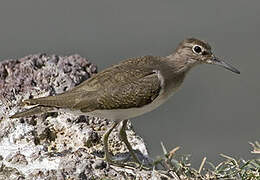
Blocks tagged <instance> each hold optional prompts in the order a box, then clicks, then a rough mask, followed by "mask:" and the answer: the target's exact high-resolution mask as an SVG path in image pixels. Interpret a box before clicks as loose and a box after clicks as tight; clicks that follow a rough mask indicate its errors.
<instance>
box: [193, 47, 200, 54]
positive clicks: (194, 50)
mask: <svg viewBox="0 0 260 180" xmlns="http://www.w3.org/2000/svg"><path fill="white" fill-rule="evenodd" d="M201 51H202V50H201V47H200V46H197V45H195V46H193V52H195V53H196V54H200V53H201Z"/></svg>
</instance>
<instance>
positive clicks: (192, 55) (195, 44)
mask: <svg viewBox="0 0 260 180" xmlns="http://www.w3.org/2000/svg"><path fill="white" fill-rule="evenodd" d="M175 56H176V57H175V58H176V59H179V60H180V61H183V63H184V64H185V66H187V67H193V66H194V65H196V64H215V65H218V66H221V67H224V68H226V69H228V70H230V71H232V72H234V73H237V74H240V72H239V71H238V70H237V69H236V68H234V67H233V66H231V65H230V64H228V63H226V62H224V61H223V60H221V59H220V58H218V57H216V56H215V55H214V54H213V53H212V51H211V47H210V45H209V44H208V43H207V42H205V41H202V40H199V39H195V38H188V39H185V40H184V41H182V42H181V43H180V44H179V46H178V48H177V49H176V51H175Z"/></svg>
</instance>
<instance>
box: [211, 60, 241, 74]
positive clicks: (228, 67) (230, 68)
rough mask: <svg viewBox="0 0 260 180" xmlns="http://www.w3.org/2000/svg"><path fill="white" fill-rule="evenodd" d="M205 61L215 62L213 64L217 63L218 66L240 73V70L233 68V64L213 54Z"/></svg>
mask: <svg viewBox="0 0 260 180" xmlns="http://www.w3.org/2000/svg"><path fill="white" fill-rule="evenodd" d="M207 63H208V64H215V65H218V66H222V67H224V68H226V69H228V70H230V71H232V72H234V73H237V74H240V71H239V70H237V69H236V68H234V67H233V66H231V65H230V64H228V63H226V62H225V61H223V60H221V59H219V58H217V57H215V56H213V57H212V58H211V59H209V60H207Z"/></svg>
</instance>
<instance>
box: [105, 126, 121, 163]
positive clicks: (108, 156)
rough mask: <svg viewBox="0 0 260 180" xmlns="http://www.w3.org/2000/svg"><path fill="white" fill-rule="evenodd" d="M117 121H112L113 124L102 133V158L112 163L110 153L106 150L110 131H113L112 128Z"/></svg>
mask: <svg viewBox="0 0 260 180" xmlns="http://www.w3.org/2000/svg"><path fill="white" fill-rule="evenodd" d="M117 124H118V123H116V122H115V123H114V124H113V126H112V127H111V128H110V129H108V130H107V132H106V133H105V134H104V136H103V143H104V148H105V156H104V159H105V161H107V162H108V163H111V164H114V162H113V160H112V158H111V155H110V154H109V150H108V137H109V135H110V133H111V132H112V131H113V129H114V128H115V127H116V126H117Z"/></svg>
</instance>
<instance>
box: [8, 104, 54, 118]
mask: <svg viewBox="0 0 260 180" xmlns="http://www.w3.org/2000/svg"><path fill="white" fill-rule="evenodd" d="M52 110H54V108H52V107H46V106H35V107H33V108H31V109H27V110H25V111H23V112H18V113H16V114H14V115H13V116H11V117H10V118H21V117H27V116H32V115H35V114H41V113H45V112H50V111H52Z"/></svg>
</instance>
